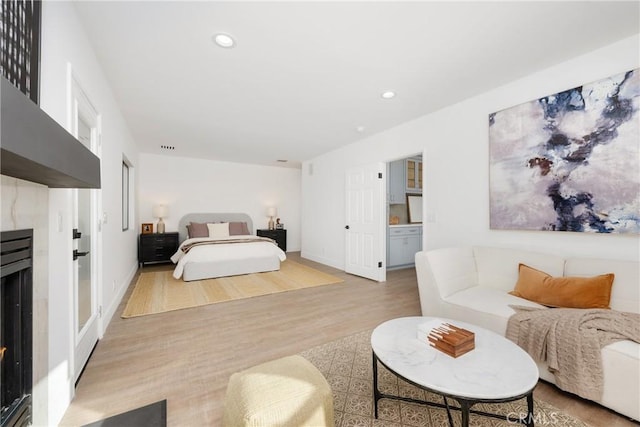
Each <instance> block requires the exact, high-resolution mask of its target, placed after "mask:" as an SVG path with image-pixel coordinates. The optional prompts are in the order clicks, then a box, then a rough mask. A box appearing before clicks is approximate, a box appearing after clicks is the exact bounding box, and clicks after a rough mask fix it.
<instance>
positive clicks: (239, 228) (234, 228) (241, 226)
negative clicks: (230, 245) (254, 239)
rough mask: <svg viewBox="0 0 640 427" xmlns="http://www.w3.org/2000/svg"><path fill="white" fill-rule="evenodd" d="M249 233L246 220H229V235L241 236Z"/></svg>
mask: <svg viewBox="0 0 640 427" xmlns="http://www.w3.org/2000/svg"><path fill="white" fill-rule="evenodd" d="M245 234H250V233H249V227H247V223H246V222H230V223H229V235H230V236H243V235H245Z"/></svg>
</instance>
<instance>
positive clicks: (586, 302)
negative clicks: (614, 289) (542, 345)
mask: <svg viewBox="0 0 640 427" xmlns="http://www.w3.org/2000/svg"><path fill="white" fill-rule="evenodd" d="M613 279H614V275H613V274H612V273H609V274H602V275H600V276H594V277H553V276H550V275H549V274H547V273H545V272H544V271H540V270H536V269H535V268H531V267H529V266H528V265H525V264H520V265H519V266H518V281H517V282H516V287H515V289H514V290H513V291H511V292H509V293H510V294H511V295H515V296H517V297H520V298H524V299H528V300H529V301H534V302H537V303H538V304H542V305H546V306H548V307H565V308H610V307H609V301H610V299H611V286H612V285H613Z"/></svg>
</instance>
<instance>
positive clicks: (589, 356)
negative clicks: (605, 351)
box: [506, 306, 640, 400]
mask: <svg viewBox="0 0 640 427" xmlns="http://www.w3.org/2000/svg"><path fill="white" fill-rule="evenodd" d="M511 308H513V309H514V310H516V314H514V315H513V316H511V317H510V318H509V322H508V324H507V332H506V336H507V338H508V339H510V340H511V341H513V342H515V343H516V344H518V345H519V346H520V347H522V348H523V349H524V350H526V351H527V352H528V353H529V355H531V357H532V358H533V359H534V360H536V361H537V362H547V364H548V365H549V371H550V372H552V373H553V374H554V376H555V379H556V385H557V386H558V387H560V388H561V389H563V390H566V391H568V392H571V393H574V394H577V395H579V396H582V397H585V398H587V399H591V400H600V399H601V398H602V389H603V379H602V377H603V375H602V356H601V349H602V347H604V346H606V345H608V344H611V343H613V342H616V341H622V340H632V341H635V342H637V343H640V314H636V313H624V312H620V311H614V310H605V309H575V308H552V309H539V308H533V307H523V306H511Z"/></svg>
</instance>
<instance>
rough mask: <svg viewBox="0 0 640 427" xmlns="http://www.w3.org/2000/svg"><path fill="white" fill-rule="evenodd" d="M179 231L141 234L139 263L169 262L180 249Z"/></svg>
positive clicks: (141, 264) (142, 264)
mask: <svg viewBox="0 0 640 427" xmlns="http://www.w3.org/2000/svg"><path fill="white" fill-rule="evenodd" d="M178 244H179V243H178V233H177V232H173V233H151V234H141V235H140V239H139V241H138V263H139V264H140V266H142V267H144V264H145V263H149V262H167V261H171V260H170V258H171V256H172V255H173V254H175V253H176V251H177V250H178Z"/></svg>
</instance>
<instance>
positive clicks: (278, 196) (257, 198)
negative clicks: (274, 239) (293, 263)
mask: <svg viewBox="0 0 640 427" xmlns="http://www.w3.org/2000/svg"><path fill="white" fill-rule="evenodd" d="M138 172H139V174H138V184H139V185H138V190H139V195H138V198H139V201H140V202H139V212H140V222H141V223H142V222H152V223H154V229H155V226H156V224H157V222H158V220H157V219H155V218H153V216H152V214H151V211H152V208H153V205H155V204H161V203H162V204H166V205H167V206H168V207H169V217H168V218H166V219H164V222H165V225H166V231H177V230H178V221H180V218H181V217H182V216H183V215H185V214H187V213H195V212H244V213H247V214H249V216H250V217H251V218H252V220H253V226H254V229H257V228H267V223H268V221H269V219H268V218H267V216H266V210H267V207H269V206H275V207H276V208H278V217H280V219H281V222H283V223H284V226H285V228H286V229H287V250H288V251H299V250H300V170H299V169H291V168H278V167H272V166H260V165H250V164H241V163H231V162H220V161H212V160H202V159H190V158H184V157H175V156H163V155H157V154H146V153H141V154H140V167H139V171H138ZM135 226H137V228H138V230H139V229H140V224H137V225H135ZM254 231H255V230H254Z"/></svg>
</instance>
